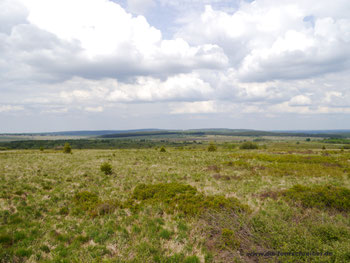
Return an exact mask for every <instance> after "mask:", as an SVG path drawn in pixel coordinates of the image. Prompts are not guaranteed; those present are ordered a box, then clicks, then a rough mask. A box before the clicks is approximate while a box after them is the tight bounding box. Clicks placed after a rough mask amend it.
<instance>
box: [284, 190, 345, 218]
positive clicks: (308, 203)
mask: <svg viewBox="0 0 350 263" xmlns="http://www.w3.org/2000/svg"><path fill="white" fill-rule="evenodd" d="M283 194H284V196H285V197H286V198H287V199H288V200H291V201H297V202H300V203H301V204H302V205H303V206H304V207H316V208H320V209H325V208H333V209H336V210H338V211H345V212H349V211H350V190H349V189H347V188H345V187H336V186H330V185H327V186H319V185H317V186H312V187H307V186H302V185H295V186H293V187H292V188H290V189H288V190H286V191H285V192H284V193H283Z"/></svg>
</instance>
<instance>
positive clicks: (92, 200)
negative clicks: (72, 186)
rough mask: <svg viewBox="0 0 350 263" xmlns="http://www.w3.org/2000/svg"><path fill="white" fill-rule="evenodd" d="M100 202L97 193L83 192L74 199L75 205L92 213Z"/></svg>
mask: <svg viewBox="0 0 350 263" xmlns="http://www.w3.org/2000/svg"><path fill="white" fill-rule="evenodd" d="M98 202H99V199H98V196H97V194H95V193H91V192H88V191H83V192H79V193H76V194H75V195H74V197H73V203H74V204H75V205H76V206H77V207H79V208H81V209H82V210H85V211H91V210H92V209H94V208H95V207H96V204H97V203H98Z"/></svg>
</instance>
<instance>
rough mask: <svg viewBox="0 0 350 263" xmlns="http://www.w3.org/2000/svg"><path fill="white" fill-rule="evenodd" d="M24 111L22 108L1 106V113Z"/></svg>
mask: <svg viewBox="0 0 350 263" xmlns="http://www.w3.org/2000/svg"><path fill="white" fill-rule="evenodd" d="M23 109H24V108H23V107H22V106H13V105H0V112H11V111H20V110H23Z"/></svg>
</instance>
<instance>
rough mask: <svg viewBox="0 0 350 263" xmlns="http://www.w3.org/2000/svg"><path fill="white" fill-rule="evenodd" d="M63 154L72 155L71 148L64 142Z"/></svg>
mask: <svg viewBox="0 0 350 263" xmlns="http://www.w3.org/2000/svg"><path fill="white" fill-rule="evenodd" d="M63 152H64V153H72V147H71V146H70V144H69V143H68V142H66V143H65V144H64V146H63Z"/></svg>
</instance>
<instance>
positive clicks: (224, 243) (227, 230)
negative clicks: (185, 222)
mask: <svg viewBox="0 0 350 263" xmlns="http://www.w3.org/2000/svg"><path fill="white" fill-rule="evenodd" d="M248 222H249V219H248V218H247V217H246V216H244V217H243V216H242V215H240V214H234V213H232V212H228V211H220V212H215V211H207V212H206V213H205V214H203V215H202V216H201V218H200V221H199V225H200V228H201V229H202V233H201V234H202V235H203V233H204V235H205V247H206V249H208V250H209V251H210V252H211V253H212V255H213V257H214V258H213V259H214V262H237V260H238V261H239V262H260V261H259V260H260V259H259V258H258V257H249V256H248V255H247V253H249V252H250V251H256V252H263V251H267V250H268V246H267V245H266V244H265V243H264V242H259V243H258V242H256V240H254V238H253V234H252V232H251V227H250V225H249V223H248ZM203 229H204V231H203ZM264 260H265V262H267V261H268V260H269V258H268V257H264Z"/></svg>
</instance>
